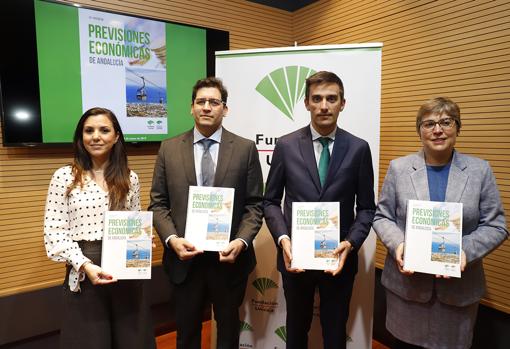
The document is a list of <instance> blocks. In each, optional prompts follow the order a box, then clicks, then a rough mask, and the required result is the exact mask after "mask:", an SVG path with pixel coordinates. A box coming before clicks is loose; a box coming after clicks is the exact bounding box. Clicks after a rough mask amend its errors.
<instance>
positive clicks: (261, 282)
mask: <svg viewBox="0 0 510 349" xmlns="http://www.w3.org/2000/svg"><path fill="white" fill-rule="evenodd" d="M251 284H252V285H253V287H255V288H256V289H257V291H259V292H260V294H261V295H264V292H265V291H266V290H267V289H268V288H278V285H277V284H276V282H274V281H273V280H271V279H269V278H258V279H255V280H253V282H252V283H251Z"/></svg>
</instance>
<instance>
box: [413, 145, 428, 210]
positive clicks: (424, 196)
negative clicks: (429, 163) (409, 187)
mask: <svg viewBox="0 0 510 349" xmlns="http://www.w3.org/2000/svg"><path fill="white" fill-rule="evenodd" d="M411 171H412V172H411V182H412V183H413V187H414V192H415V193H416V197H417V199H418V200H426V201H428V200H430V193H429V182H428V179H427V167H426V166H425V157H424V155H423V151H420V152H419V153H418V154H417V155H416V156H415V158H414V161H413V163H412V164H411Z"/></svg>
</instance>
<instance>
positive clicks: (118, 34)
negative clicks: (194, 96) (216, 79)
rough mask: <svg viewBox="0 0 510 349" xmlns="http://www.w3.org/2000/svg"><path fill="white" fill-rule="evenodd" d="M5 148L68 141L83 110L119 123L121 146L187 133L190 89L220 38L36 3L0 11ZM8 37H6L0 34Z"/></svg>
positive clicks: (224, 43)
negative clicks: (100, 110)
mask: <svg viewBox="0 0 510 349" xmlns="http://www.w3.org/2000/svg"><path fill="white" fill-rule="evenodd" d="M0 27H1V28H2V32H3V33H4V37H5V38H6V40H7V42H6V43H5V44H4V45H5V46H4V47H8V48H9V49H8V51H7V52H3V54H2V55H0V84H1V85H0V88H1V96H2V98H1V102H2V103H1V104H2V105H1V106H2V121H3V125H2V126H3V127H2V130H3V142H4V145H22V144H28V145H31V144H54V143H57V144H58V143H70V142H71V141H72V136H73V132H74V128H75V126H76V123H77V120H78V119H79V117H80V116H81V114H83V112H84V111H85V110H87V109H89V108H91V107H95V106H99V107H105V108H108V109H111V110H112V111H113V112H114V113H115V114H116V115H117V117H118V119H119V122H120V124H121V126H122V130H123V132H124V135H125V139H126V141H128V142H151V141H161V140H163V139H165V138H168V137H170V136H173V135H176V134H179V133H181V132H183V131H184V130H186V129H188V128H189V127H191V125H192V124H193V120H192V118H191V117H190V116H189V110H190V103H191V87H192V86H193V84H194V83H195V82H196V80H198V79H200V78H203V77H205V76H206V75H214V66H213V64H214V51H216V50H225V49H228V32H225V31H219V30H212V29H207V28H199V27H192V26H187V25H181V24H176V23H170V22H164V21H160V20H154V19H149V18H143V17H135V16H132V15H124V14H119V13H112V12H105V11H98V10H94V9H88V8H83V7H76V6H71V5H67V4H61V3H55V2H50V1H42V0H35V1H34V0H22V1H10V2H6V3H5V4H2V14H1V15H0ZM8 33H9V34H8Z"/></svg>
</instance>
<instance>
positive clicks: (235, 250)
mask: <svg viewBox="0 0 510 349" xmlns="http://www.w3.org/2000/svg"><path fill="white" fill-rule="evenodd" d="M245 247H246V245H245V244H244V242H243V241H242V240H241V239H235V240H232V241H230V243H229V244H228V246H227V247H226V248H225V249H224V250H223V251H220V252H219V255H220V262H222V263H234V262H235V261H236V258H237V256H239V254H240V253H241V252H242V251H243V250H244V248H245Z"/></svg>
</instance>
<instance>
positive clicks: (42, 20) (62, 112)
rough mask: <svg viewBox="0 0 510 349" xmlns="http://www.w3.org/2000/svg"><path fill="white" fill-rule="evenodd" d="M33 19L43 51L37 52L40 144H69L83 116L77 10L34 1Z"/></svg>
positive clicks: (39, 44)
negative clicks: (41, 136) (71, 131)
mask: <svg viewBox="0 0 510 349" xmlns="http://www.w3.org/2000/svg"><path fill="white" fill-rule="evenodd" d="M35 18H36V29H37V30H36V31H37V47H45V50H44V51H42V50H38V51H37V55H38V62H39V89H40V95H41V119H42V129H43V132H42V133H43V135H44V136H43V137H44V139H43V142H70V141H71V140H72V137H73V135H72V134H69V130H74V129H75V127H76V123H77V120H78V119H79V118H80V116H81V114H82V101H81V75H80V71H81V67H80V46H79V44H80V37H79V33H78V9H77V8H75V7H71V6H61V5H58V4H52V3H47V2H41V1H35ZM63 29H64V30H63ZM48 120H54V122H49V121H48ZM62 135H66V137H65V139H62Z"/></svg>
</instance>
